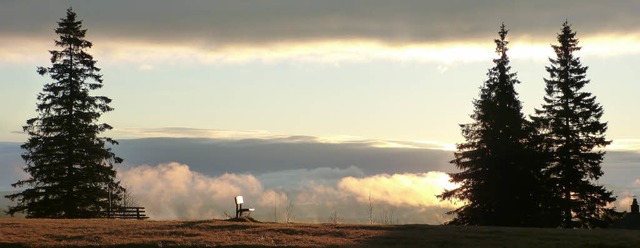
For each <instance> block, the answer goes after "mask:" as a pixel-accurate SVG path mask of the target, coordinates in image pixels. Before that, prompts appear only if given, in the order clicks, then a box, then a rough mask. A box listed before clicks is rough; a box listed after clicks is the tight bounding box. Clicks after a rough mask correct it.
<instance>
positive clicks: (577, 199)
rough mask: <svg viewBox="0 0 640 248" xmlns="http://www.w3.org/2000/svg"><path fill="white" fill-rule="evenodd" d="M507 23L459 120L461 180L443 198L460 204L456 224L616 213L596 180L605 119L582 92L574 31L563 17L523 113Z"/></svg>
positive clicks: (602, 221) (604, 219)
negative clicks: (538, 95)
mask: <svg viewBox="0 0 640 248" xmlns="http://www.w3.org/2000/svg"><path fill="white" fill-rule="evenodd" d="M507 33H508V30H507V29H506V28H505V26H504V24H503V25H502V26H501V27H500V31H499V32H498V35H499V37H498V39H496V40H495V43H496V54H497V55H498V56H497V58H496V59H494V60H493V62H494V64H495V66H494V67H492V68H490V69H489V72H488V73H487V76H488V79H487V80H486V81H485V82H484V84H483V85H482V87H481V88H480V96H479V99H476V100H474V101H473V105H474V107H475V110H474V112H473V114H472V115H471V118H472V119H473V122H472V123H469V124H463V125H460V126H461V128H462V135H463V136H464V138H465V140H466V142H465V143H462V144H458V145H457V150H458V151H457V152H455V159H454V160H453V161H451V163H453V164H455V166H456V167H457V168H458V169H460V170H461V171H460V172H457V173H450V176H451V178H452V179H451V180H452V182H455V183H459V184H460V185H461V187H459V188H457V189H453V190H449V191H445V192H444V193H443V194H441V195H440V196H439V197H440V198H441V199H443V200H463V201H464V202H465V204H464V205H463V206H462V207H460V208H458V209H455V210H453V211H451V212H450V214H455V218H454V219H453V220H452V221H451V222H450V224H455V225H497V226H534V227H565V228H574V227H581V228H595V227H603V226H606V225H608V224H609V223H610V222H611V221H612V220H613V219H614V218H615V216H617V215H618V214H617V213H616V212H615V211H614V209H613V208H608V207H607V204H609V203H611V202H613V201H615V198H614V197H613V196H612V192H611V191H607V190H606V189H605V188H604V187H603V186H600V185H597V183H596V182H595V180H597V179H598V178H600V177H601V176H602V175H603V172H602V170H601V168H600V163H601V162H602V160H603V158H604V154H605V153H604V152H603V151H596V150H594V149H596V148H603V147H605V146H606V145H608V144H610V143H611V141H608V140H606V139H605V132H606V130H607V123H606V122H601V121H600V118H601V117H602V114H603V109H602V107H601V106H600V105H599V104H598V103H597V102H596V101H595V96H592V95H591V93H588V92H584V91H583V90H582V89H583V87H584V86H585V85H586V84H587V83H589V80H588V79H587V78H586V71H587V67H585V66H583V65H582V64H581V62H580V58H578V57H576V56H575V55H574V52H576V51H579V50H580V47H579V46H578V39H577V38H576V33H575V32H574V31H572V29H571V25H569V23H568V22H565V23H564V24H563V25H562V30H561V32H560V33H559V34H558V43H559V44H558V45H552V48H553V50H554V51H555V54H556V57H555V58H550V59H549V62H550V63H551V64H550V65H549V66H547V67H546V70H547V72H548V73H549V76H548V78H546V79H545V82H546V95H545V97H544V104H543V105H542V108H541V109H536V111H535V115H533V116H530V118H529V119H527V118H525V117H524V115H523V114H522V107H521V103H520V101H519V100H518V94H517V93H516V91H515V89H514V85H515V84H518V83H520V82H519V80H518V79H517V76H516V73H515V72H512V71H511V66H510V65H509V57H508V56H507V51H508V48H507V45H508V44H509V42H508V41H507V39H506V36H507Z"/></svg>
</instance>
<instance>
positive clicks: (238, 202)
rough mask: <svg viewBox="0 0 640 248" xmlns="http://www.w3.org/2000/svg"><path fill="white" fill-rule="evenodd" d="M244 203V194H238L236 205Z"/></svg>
mask: <svg viewBox="0 0 640 248" xmlns="http://www.w3.org/2000/svg"><path fill="white" fill-rule="evenodd" d="M243 203H244V199H242V196H241V195H239V196H236V205H239V204H243Z"/></svg>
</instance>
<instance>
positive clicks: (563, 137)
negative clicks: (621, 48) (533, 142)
mask: <svg viewBox="0 0 640 248" xmlns="http://www.w3.org/2000/svg"><path fill="white" fill-rule="evenodd" d="M558 43H559V44H558V45H552V47H553V50H554V52H555V54H556V58H555V59H552V58H549V61H550V62H551V65H549V66H547V67H546V70H547V72H549V78H548V79H545V82H546V96H545V97H544V102H545V103H544V104H543V105H542V109H536V114H535V116H532V117H531V118H532V120H533V121H534V123H535V125H536V127H537V129H538V132H539V133H540V135H541V137H542V144H543V145H542V147H544V150H546V152H547V154H548V156H547V157H548V158H549V161H548V166H547V167H546V168H545V170H544V172H545V175H546V176H545V177H546V178H547V179H548V180H549V181H548V186H549V187H551V188H550V189H551V190H554V191H555V197H554V198H553V199H554V200H553V201H551V203H550V205H549V206H550V207H551V208H554V207H555V208H558V209H559V210H560V211H561V212H562V216H561V217H560V218H561V219H560V221H559V222H561V225H562V226H564V227H566V228H572V227H599V226H604V225H606V224H607V223H606V222H607V220H606V219H607V216H611V215H612V214H613V209H611V208H607V207H606V206H607V204H608V203H611V202H613V201H615V198H614V197H613V196H612V192H611V191H607V190H606V189H605V187H604V186H602V185H598V184H597V181H596V180H598V178H600V177H601V176H602V175H603V174H604V173H603V172H602V169H601V167H600V163H602V160H603V159H604V155H605V152H604V151H601V150H597V149H598V148H604V147H605V146H607V145H609V144H610V143H611V141H608V140H606V139H605V132H606V131H607V123H606V122H601V121H600V118H601V117H602V114H603V113H604V110H603V108H602V106H600V104H598V103H597V102H596V97H595V96H593V95H592V94H591V93H589V92H585V91H584V90H583V88H584V86H585V85H586V84H588V83H589V82H590V81H589V80H588V79H587V77H586V72H587V69H588V67H586V66H583V65H582V63H581V62H580V58H579V57H577V56H575V54H574V52H577V51H580V47H579V46H578V39H577V38H576V33H575V32H574V31H572V30H571V25H569V23H568V22H564V23H563V25H562V30H561V32H560V33H559V34H558Z"/></svg>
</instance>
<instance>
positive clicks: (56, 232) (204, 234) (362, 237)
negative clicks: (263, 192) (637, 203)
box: [0, 218, 640, 248]
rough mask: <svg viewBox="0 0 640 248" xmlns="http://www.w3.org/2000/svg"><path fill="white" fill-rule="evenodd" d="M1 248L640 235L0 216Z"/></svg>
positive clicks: (595, 240)
mask: <svg viewBox="0 0 640 248" xmlns="http://www.w3.org/2000/svg"><path fill="white" fill-rule="evenodd" d="M0 246H1V247H87V246H94V247H166V246H183V247H266V246H284V247H535V248H542V247H640V231H634V230H613V229H608V230H562V229H536V228H504V227H457V226H430V225H349V224H339V225H329V224H282V223H255V222H232V221H222V220H202V221H148V220H147V221H139V220H111V219H83V220H52V219H17V218H7V219H0Z"/></svg>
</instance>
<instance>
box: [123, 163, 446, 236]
mask: <svg viewBox="0 0 640 248" xmlns="http://www.w3.org/2000/svg"><path fill="white" fill-rule="evenodd" d="M357 170H358V169H357V168H349V169H346V170H340V169H335V168H316V169H314V170H309V171H307V172H306V174H307V175H306V176H292V175H291V173H290V172H289V171H283V172H275V173H270V174H269V175H266V177H263V176H254V175H251V174H235V173H225V174H223V175H220V176H215V177H210V176H206V175H203V174H201V173H198V172H195V171H192V170H191V169H190V168H189V166H188V165H184V164H179V163H167V164H159V165H157V166H148V165H141V166H136V167H133V168H131V169H126V170H121V171H119V175H120V180H121V182H122V183H123V185H126V187H127V188H128V189H129V190H130V192H132V194H133V196H134V201H135V202H136V203H137V204H139V205H142V206H145V207H146V209H147V213H148V214H149V216H151V217H152V218H154V219H208V218H226V217H227V216H229V215H234V204H233V198H234V197H235V196H236V195H243V196H244V198H245V203H246V206H249V207H255V208H256V209H257V211H256V212H254V213H253V214H252V216H253V217H255V218H258V219H260V220H263V221H277V220H280V221H283V220H284V219H285V217H284V215H285V211H286V210H285V209H286V206H287V205H289V204H292V205H293V206H294V208H293V209H294V210H293V211H292V212H291V213H290V214H291V216H292V218H291V221H303V222H326V219H327V218H328V217H329V216H330V215H331V211H334V210H337V211H340V212H339V215H340V216H341V217H340V218H341V219H342V220H343V221H349V222H361V223H366V222H368V221H369V220H368V218H369V217H368V216H367V211H368V210H367V209H368V208H367V206H368V204H369V203H370V201H369V198H368V197H367V198H365V197H364V196H363V191H362V189H363V188H364V189H368V191H367V192H369V193H370V194H371V195H370V196H371V204H372V205H373V206H375V207H374V208H375V209H376V211H377V212H380V213H382V211H387V212H386V213H387V214H389V213H391V212H389V211H392V210H393V211H397V213H398V214H397V216H395V217H394V221H395V222H399V223H431V224H437V223H441V222H442V221H443V220H445V219H447V216H445V214H444V213H445V212H446V211H447V210H450V209H451V208H453V207H455V204H447V203H442V202H440V201H439V200H438V199H437V198H436V197H435V194H439V193H440V192H442V190H443V189H444V188H446V187H450V185H449V184H447V183H448V182H447V181H448V176H447V175H446V174H445V173H442V172H428V173H422V174H398V175H376V176H370V177H351V176H348V177H343V175H349V174H352V173H353V171H357ZM302 174H304V173H302ZM260 178H267V181H269V179H270V180H271V181H279V182H293V183H289V184H286V183H285V184H277V185H278V186H277V187H276V188H271V187H265V186H264V184H263V183H262V182H261V180H260ZM278 208H279V209H278ZM434 210H437V211H434ZM278 211H279V212H278ZM400 213H402V214H400Z"/></svg>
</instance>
